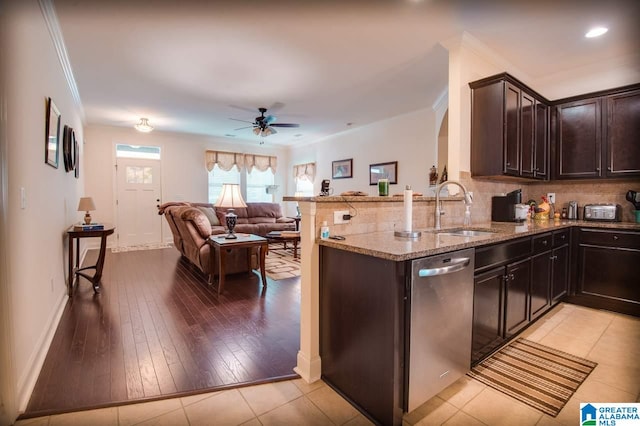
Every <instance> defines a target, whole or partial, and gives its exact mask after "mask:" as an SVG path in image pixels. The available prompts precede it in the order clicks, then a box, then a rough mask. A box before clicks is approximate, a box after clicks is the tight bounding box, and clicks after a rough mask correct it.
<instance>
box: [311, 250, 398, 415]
mask: <svg viewBox="0 0 640 426" xmlns="http://www.w3.org/2000/svg"><path fill="white" fill-rule="evenodd" d="M404 267H405V263H404V262H393V261H390V260H385V259H381V258H377V257H372V256H366V255H362V254H358V253H353V252H348V251H344V250H338V249H334V248H330V247H321V248H320V356H321V358H322V378H323V380H324V381H325V382H326V383H327V384H328V385H329V386H331V387H332V388H334V389H335V390H336V391H337V392H338V393H339V394H341V395H342V396H343V397H345V398H346V399H347V400H348V401H350V402H351V403H352V404H354V406H356V407H358V408H360V410H361V411H362V412H363V413H364V414H365V415H367V416H369V417H370V418H371V419H372V420H374V421H375V422H377V423H379V424H384V425H399V424H401V423H402V415H403V408H404V407H403V405H404V383H405V378H404V365H403V363H404V359H403V356H404V353H405V347H404V346H405V341H404V336H405V328H404V327H405V319H404V315H405V281H406V280H405V270H404Z"/></svg>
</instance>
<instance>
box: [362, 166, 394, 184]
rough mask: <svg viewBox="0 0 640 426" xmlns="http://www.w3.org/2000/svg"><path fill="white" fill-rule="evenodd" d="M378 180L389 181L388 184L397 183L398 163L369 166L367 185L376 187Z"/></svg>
mask: <svg viewBox="0 0 640 426" xmlns="http://www.w3.org/2000/svg"><path fill="white" fill-rule="evenodd" d="M378 179H389V184H394V183H398V162H397V161H391V162H389V163H378V164H370V165H369V185H377V184H378Z"/></svg>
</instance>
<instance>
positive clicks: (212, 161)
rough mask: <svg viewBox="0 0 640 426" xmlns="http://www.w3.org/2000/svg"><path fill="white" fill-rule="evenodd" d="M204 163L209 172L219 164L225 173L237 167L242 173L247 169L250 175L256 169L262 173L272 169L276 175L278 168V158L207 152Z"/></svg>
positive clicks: (238, 153)
mask: <svg viewBox="0 0 640 426" xmlns="http://www.w3.org/2000/svg"><path fill="white" fill-rule="evenodd" d="M204 162H205V166H206V167H207V170H208V171H211V170H213V168H214V166H215V165H216V164H217V165H218V167H219V168H220V169H222V170H225V171H229V170H231V168H232V167H233V166H236V167H237V168H238V170H239V171H242V169H243V168H245V167H246V168H247V172H248V173H251V171H252V170H253V168H254V167H255V168H256V169H258V170H260V171H261V172H265V171H267V170H268V169H271V171H272V172H273V173H275V172H276V167H277V166H278V157H275V156H271V155H257V154H243V153H240V152H225V151H212V150H206V151H205V153H204Z"/></svg>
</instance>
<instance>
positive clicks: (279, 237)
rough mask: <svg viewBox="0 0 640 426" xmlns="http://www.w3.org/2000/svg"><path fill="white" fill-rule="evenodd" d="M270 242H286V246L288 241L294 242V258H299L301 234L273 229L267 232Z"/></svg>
mask: <svg viewBox="0 0 640 426" xmlns="http://www.w3.org/2000/svg"><path fill="white" fill-rule="evenodd" d="M267 239H268V240H269V242H277V243H284V248H285V249H286V248H287V243H293V258H294V259H297V258H298V243H299V242H300V234H299V233H298V234H287V233H281V232H280V231H271V232H269V233H268V234H267Z"/></svg>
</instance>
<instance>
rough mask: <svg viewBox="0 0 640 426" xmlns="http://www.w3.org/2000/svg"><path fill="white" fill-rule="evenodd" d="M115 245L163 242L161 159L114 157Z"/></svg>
mask: <svg viewBox="0 0 640 426" xmlns="http://www.w3.org/2000/svg"><path fill="white" fill-rule="evenodd" d="M116 174H117V180H116V182H117V187H118V190H117V194H118V198H117V200H116V209H117V215H118V217H117V222H118V223H117V225H118V227H117V229H116V232H117V234H118V246H119V247H127V246H134V245H140V244H150V243H160V242H161V241H162V231H161V229H162V221H161V219H162V217H161V216H160V215H158V207H157V206H158V205H159V204H160V188H161V187H160V160H147V159H139V158H117V160H116Z"/></svg>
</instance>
